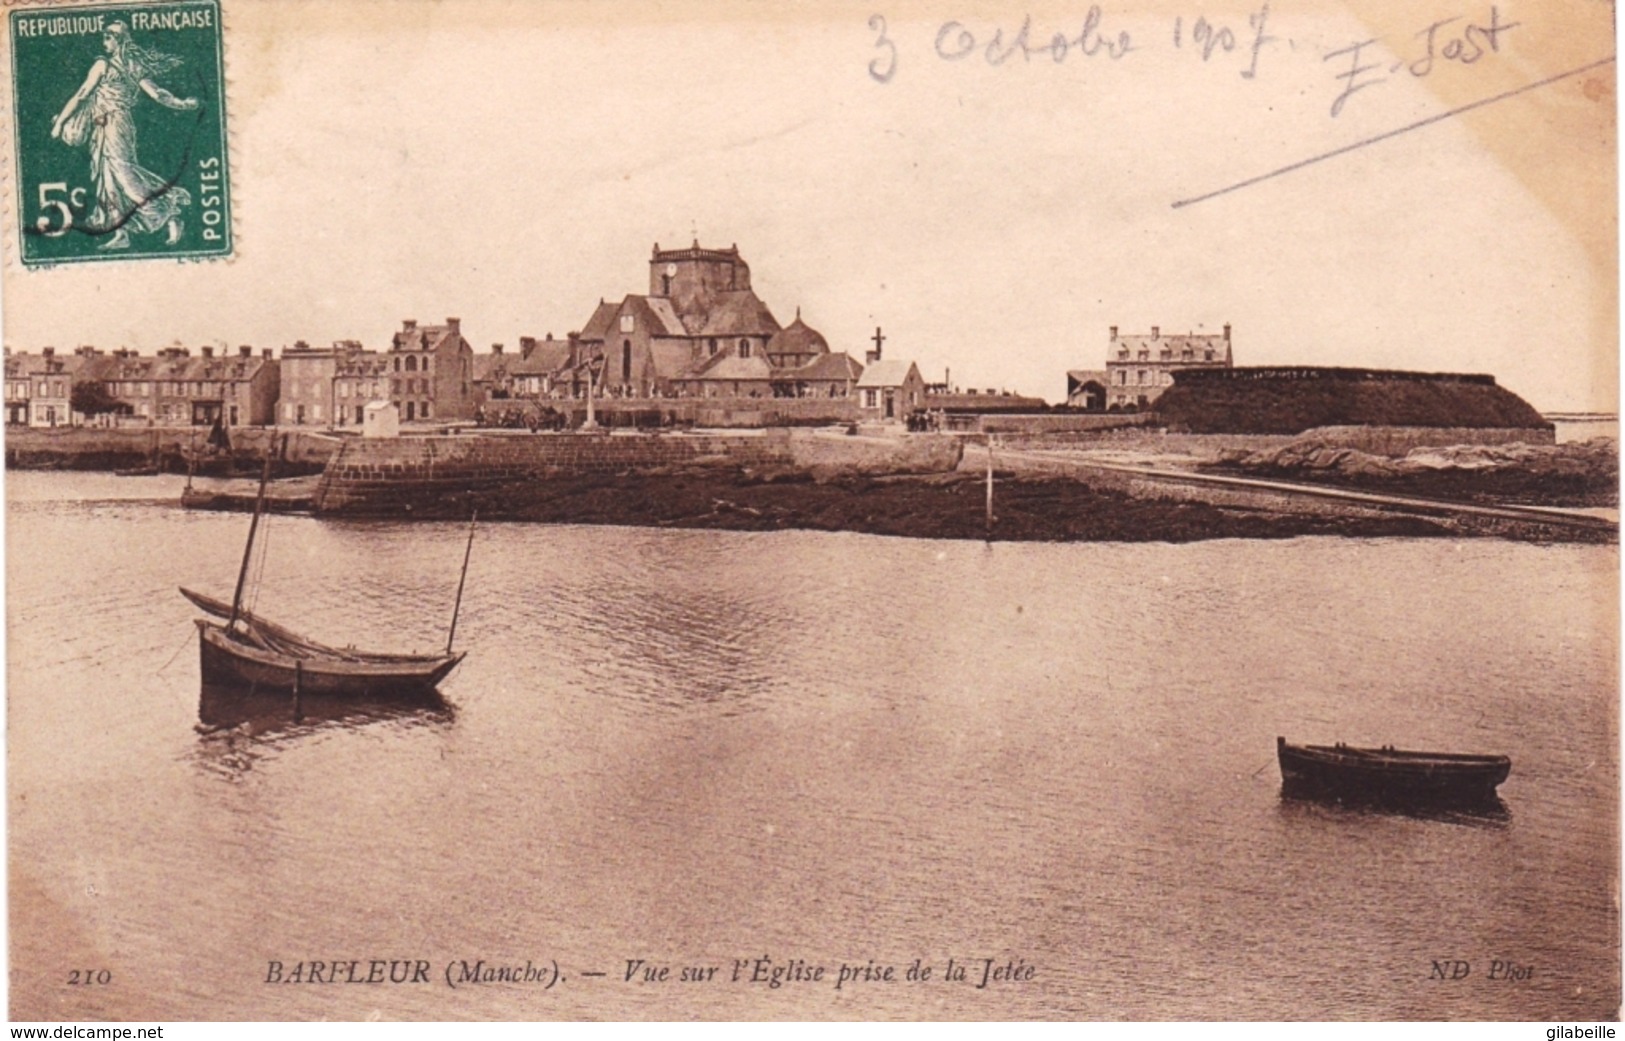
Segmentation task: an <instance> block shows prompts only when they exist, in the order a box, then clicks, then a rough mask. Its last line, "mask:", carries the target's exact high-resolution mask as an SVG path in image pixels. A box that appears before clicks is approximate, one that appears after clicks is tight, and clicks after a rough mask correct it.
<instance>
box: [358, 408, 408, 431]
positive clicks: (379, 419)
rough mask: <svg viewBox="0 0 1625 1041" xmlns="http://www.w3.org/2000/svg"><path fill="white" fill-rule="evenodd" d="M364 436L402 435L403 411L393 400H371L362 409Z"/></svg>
mask: <svg viewBox="0 0 1625 1041" xmlns="http://www.w3.org/2000/svg"><path fill="white" fill-rule="evenodd" d="M361 436H362V437H400V436H401V413H400V410H399V409H397V408H396V407H395V404H394V402H391V401H369V402H367V405H366V408H364V409H363V410H362V419H361Z"/></svg>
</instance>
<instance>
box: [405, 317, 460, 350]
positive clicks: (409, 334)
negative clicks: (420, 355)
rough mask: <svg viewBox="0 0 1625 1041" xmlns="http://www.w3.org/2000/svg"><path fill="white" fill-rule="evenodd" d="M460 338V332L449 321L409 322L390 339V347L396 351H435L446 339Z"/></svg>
mask: <svg viewBox="0 0 1625 1041" xmlns="http://www.w3.org/2000/svg"><path fill="white" fill-rule="evenodd" d="M452 339H457V340H461V339H462V332H461V331H460V330H459V328H458V327H457V326H455V325H453V324H451V322H450V321H448V322H447V323H446V324H445V325H419V324H417V323H416V322H413V323H411V325H410V326H409V327H407V328H403V329H401V331H400V332H398V333H396V334H395V336H394V338H393V339H392V340H391V341H390V349H391V350H396V351H436V350H439V349H440V348H441V347H442V346H443V345H444V344H445V343H446V341H448V340H452Z"/></svg>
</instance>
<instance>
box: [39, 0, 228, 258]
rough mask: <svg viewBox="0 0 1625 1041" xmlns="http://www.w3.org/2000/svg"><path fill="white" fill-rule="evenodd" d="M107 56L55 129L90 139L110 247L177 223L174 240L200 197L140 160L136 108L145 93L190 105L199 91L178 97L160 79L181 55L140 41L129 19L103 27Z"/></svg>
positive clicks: (74, 138)
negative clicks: (188, 209) (157, 80)
mask: <svg viewBox="0 0 1625 1041" xmlns="http://www.w3.org/2000/svg"><path fill="white" fill-rule="evenodd" d="M102 47H103V49H104V50H106V51H107V57H105V58H97V59H96V63H95V64H94V65H92V66H91V67H90V74H89V75H87V76H86V77H85V82H84V84H83V85H82V86H81V87H80V88H79V89H78V90H77V91H75V92H74V95H73V97H71V98H69V99H68V103H67V104H66V105H64V106H62V111H61V113H60V114H58V115H57V117H56V120H55V121H54V122H53V123H52V124H51V136H52V137H53V138H57V139H60V140H61V141H62V142H64V143H65V144H69V145H74V146H78V145H81V144H85V143H86V142H87V141H88V142H89V147H90V179H91V181H92V182H93V183H94V184H95V186H96V212H95V213H93V214H92V215H91V218H90V222H91V224H92V225H93V226H95V227H96V228H98V229H99V230H101V231H102V232H103V233H105V232H109V231H110V232H112V233H113V235H112V237H111V238H110V239H108V240H107V241H106V242H104V243H102V245H101V248H102V249H128V248H129V246H130V234H129V233H130V230H131V229H132V228H133V229H134V230H136V231H141V232H154V231H157V230H159V229H160V228H165V227H167V228H168V229H169V237H168V239H167V241H168V243H169V244H170V245H174V244H175V243H177V242H179V241H180V238H181V231H182V227H183V225H182V222H181V211H182V210H184V209H185V208H186V207H188V206H190V205H191V204H192V196H191V194H190V193H189V192H187V191H186V189H184V188H181V187H179V186H178V185H175V184H172V183H170V182H168V181H166V180H165V179H164V178H162V177H160V176H158V175H157V174H155V173H153V172H152V171H151V170H148V169H146V168H145V167H143V166H142V165H141V163H140V158H139V156H138V153H137V151H136V134H135V118H134V115H133V111H134V109H135V106H136V103H137V102H138V101H139V100H140V96H141V95H142V94H146V95H147V96H148V97H149V98H151V99H152V100H154V101H156V102H158V103H159V104H160V105H163V106H164V107H165V108H171V109H175V110H176V111H179V112H189V111H191V110H193V109H196V108H197V107H198V101H197V99H196V98H177V97H176V96H175V95H173V94H171V93H170V92H169V91H167V90H165V89H164V88H162V87H160V86H158V85H157V84H156V83H154V82H153V81H152V78H151V77H153V76H159V75H162V74H164V73H166V72H170V71H172V70H174V69H175V68H177V67H179V66H180V64H181V60H180V59H179V58H177V57H175V56H173V55H170V54H161V53H159V52H157V51H150V50H147V49H146V48H144V47H140V46H137V45H136V43H135V42H134V41H132V40H131V39H130V30H129V28H128V27H127V26H125V24H124V23H123V22H113V23H112V24H111V25H109V26H108V27H107V30H106V31H105V32H104V33H102Z"/></svg>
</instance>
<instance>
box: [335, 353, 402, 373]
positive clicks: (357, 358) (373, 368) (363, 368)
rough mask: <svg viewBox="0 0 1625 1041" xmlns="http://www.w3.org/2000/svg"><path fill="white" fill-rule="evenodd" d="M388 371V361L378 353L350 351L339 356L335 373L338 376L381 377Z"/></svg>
mask: <svg viewBox="0 0 1625 1041" xmlns="http://www.w3.org/2000/svg"><path fill="white" fill-rule="evenodd" d="M388 371H389V359H388V358H387V357H385V356H384V355H383V354H380V353H379V352H378V351H351V352H349V353H347V354H343V355H340V356H339V361H338V365H337V367H336V369H335V372H336V374H337V375H339V376H382V375H383V374H384V373H386V372H388Z"/></svg>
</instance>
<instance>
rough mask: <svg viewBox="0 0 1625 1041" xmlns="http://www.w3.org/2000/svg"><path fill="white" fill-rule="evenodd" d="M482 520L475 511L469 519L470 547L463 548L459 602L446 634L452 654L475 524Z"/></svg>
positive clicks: (455, 606)
mask: <svg viewBox="0 0 1625 1041" xmlns="http://www.w3.org/2000/svg"><path fill="white" fill-rule="evenodd" d="M479 519H480V511H479V510H475V511H474V512H473V513H471V514H469V517H468V545H466V546H464V547H463V573H462V575H461V577H459V578H458V579H457V602H456V603H455V604H453V605H452V608H451V631H450V632H448V633H447V634H446V653H447V654H450V653H451V641H452V640H453V639H454V638H455V637H456V636H457V614H458V612H460V611H461V610H462V609H463V583H465V582H467V581H468V557H469V554H471V553H473V552H474V522H475V521H477V520H479Z"/></svg>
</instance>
